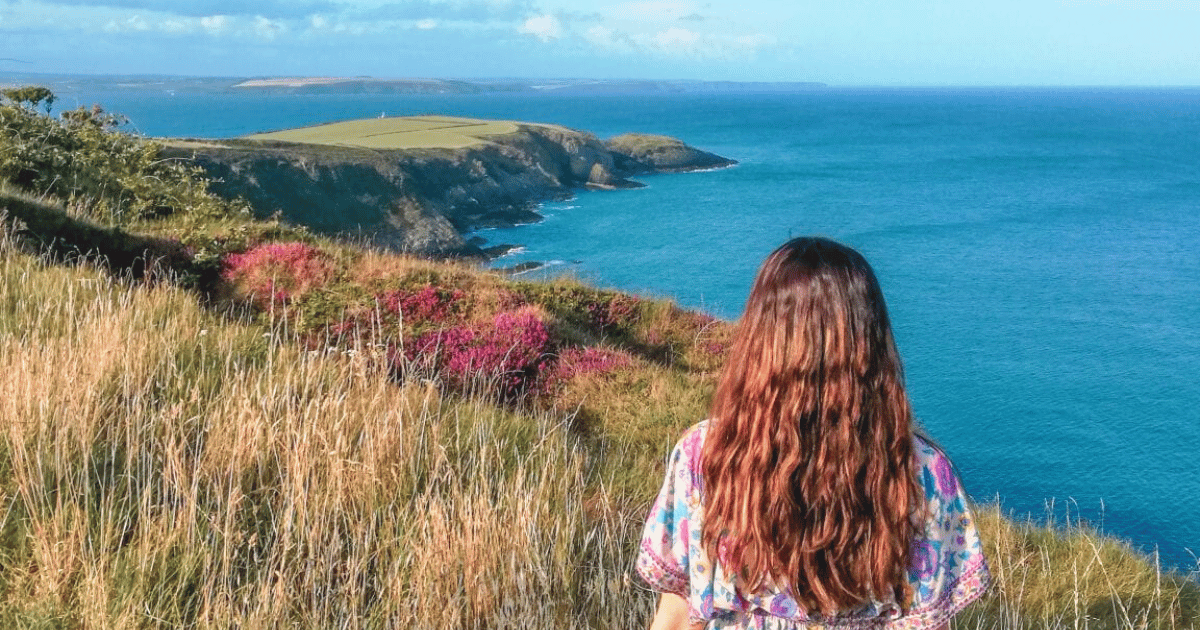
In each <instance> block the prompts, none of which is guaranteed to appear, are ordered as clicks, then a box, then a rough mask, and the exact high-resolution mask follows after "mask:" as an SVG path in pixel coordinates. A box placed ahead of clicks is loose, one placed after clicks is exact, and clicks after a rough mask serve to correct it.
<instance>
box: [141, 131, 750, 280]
mask: <svg viewBox="0 0 1200 630" xmlns="http://www.w3.org/2000/svg"><path fill="white" fill-rule="evenodd" d="M641 137H642V138H650V139H651V140H647V141H645V142H643V143H642V144H643V145H654V144H655V143H658V144H659V145H662V146H664V147H668V148H669V149H671V150H676V149H678V147H686V145H684V144H683V143H682V142H680V141H678V140H675V139H673V138H665V137H663V136H641ZM164 145H165V148H164V156H165V157H170V158H187V159H191V160H194V161H195V163H196V164H198V165H199V166H201V167H203V168H204V169H205V171H206V172H207V174H208V176H209V177H210V178H211V179H212V180H213V181H212V184H211V188H212V190H213V191H214V192H216V193H218V194H220V195H222V196H226V197H234V196H238V197H242V198H244V199H246V200H247V201H248V202H249V203H250V204H251V206H252V207H253V208H254V211H255V214H256V215H258V216H260V217H267V216H273V215H274V216H280V217H282V218H283V219H285V220H287V221H289V222H292V223H296V224H300V225H305V226H308V227H309V228H310V229H312V230H313V231H315V232H319V233H323V234H329V235H336V236H342V237H351V238H357V239H362V240H365V241H366V242H369V243H371V244H374V245H377V246H382V247H385V248H387V249H390V250H394V251H402V252H408V253H414V254H419V255H423V256H435V257H442V256H468V257H483V256H484V254H483V252H482V250H480V249H479V248H478V247H477V246H476V245H473V244H470V243H468V242H467V241H466V240H465V239H464V238H463V233H465V232H469V231H471V230H475V229H478V228H482V227H495V226H507V225H514V224H518V223H526V222H531V221H536V220H538V219H540V218H541V217H540V215H538V214H537V213H536V212H535V211H534V208H535V207H536V204H537V203H538V202H540V201H545V200H549V199H556V198H564V197H567V196H569V195H570V194H571V193H572V191H573V190H575V189H578V188H580V187H584V186H588V187H595V188H612V189H615V188H627V187H636V186H639V185H640V184H637V183H635V182H631V181H629V180H628V179H627V178H628V177H629V176H632V175H637V174H644V173H654V172H678V171H684V170H694V169H706V168H712V167H714V166H728V165H731V164H735V162H734V161H733V160H728V159H725V158H722V157H719V156H715V155H713V154H711V153H705V152H703V151H699V150H696V149H692V148H691V147H686V149H687V150H688V151H690V153H688V154H687V156H685V158H686V159H677V160H674V161H670V162H666V161H655V160H652V159H647V155H649V154H652V153H653V152H652V151H651V152H649V153H647V152H646V151H640V152H637V153H625V152H622V149H623V148H624V145H618V146H615V147H610V146H606V145H605V144H604V143H602V142H601V141H600V140H599V139H597V138H596V137H595V136H594V135H592V134H590V133H586V132H582V131H576V130H572V129H567V128H564V127H559V126H554V125H540V124H530V123H512V122H497V121H479V120H474V119H462V118H449V117H437V116H426V117H414V118H387V119H378V120H363V121H348V122H344V123H335V124H332V125H322V126H319V127H309V128H304V129H297V130H290V131H285V132H277V133H271V134H261V135H256V136H250V137H246V138H236V139H228V140H204V141H195V140H165V141H164ZM676 153H678V151H676ZM677 157H678V156H677Z"/></svg>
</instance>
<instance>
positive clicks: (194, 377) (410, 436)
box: [0, 243, 1200, 629]
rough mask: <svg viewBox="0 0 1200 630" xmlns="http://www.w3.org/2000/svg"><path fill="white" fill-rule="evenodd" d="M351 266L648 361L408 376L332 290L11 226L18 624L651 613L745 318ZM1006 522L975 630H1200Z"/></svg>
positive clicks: (584, 620) (1089, 553)
mask: <svg viewBox="0 0 1200 630" xmlns="http://www.w3.org/2000/svg"><path fill="white" fill-rule="evenodd" d="M339 257H341V258H339ZM333 259H335V260H340V261H341V262H340V263H339V264H341V265H343V266H344V274H345V275H344V276H343V277H342V278H341V281H342V282H347V283H349V282H353V283H358V284H360V285H363V286H375V287H376V288H383V287H385V286H391V283H393V282H394V281H395V279H396V278H404V279H407V281H409V282H412V281H416V282H419V283H425V282H428V281H430V280H431V279H434V278H436V279H437V280H438V281H439V282H440V283H442V284H443V285H446V286H458V287H463V288H464V289H468V290H469V291H470V293H469V294H470V295H471V296H473V299H472V301H471V304H470V306H471V308H472V309H476V310H479V311H481V312H476V313H475V314H474V315H471V314H470V313H460V315H459V316H460V317H463V318H465V319H472V318H473V317H478V316H480V315H481V314H482V311H485V310H487V309H489V308H490V307H488V306H487V304H489V303H490V302H489V301H490V300H495V299H497V296H501V295H504V294H503V293H501V292H503V291H507V292H509V293H517V294H522V295H528V296H542V297H543V298H544V297H545V296H551V297H552V299H544V300H543V301H542V302H538V303H539V304H543V306H541V308H542V309H543V311H544V312H546V313H547V318H548V319H549V320H550V321H552V322H553V323H554V326H555V335H556V338H558V339H560V340H563V341H562V343H563V344H567V343H572V342H573V343H577V344H582V345H589V344H591V345H594V344H601V345H604V346H606V347H609V348H615V349H622V348H623V349H624V351H625V352H627V354H628V356H629V357H631V358H632V362H631V363H630V364H629V365H628V366H626V367H624V368H621V369H617V370H614V371H610V372H604V373H596V374H591V375H588V376H586V377H584V378H578V379H573V380H570V381H569V382H568V383H567V384H566V385H565V386H564V387H563V388H562V389H561V390H558V394H557V395H556V396H557V397H556V398H555V399H554V402H553V403H552V404H545V403H541V404H537V405H532V406H531V405H525V406H520V405H518V406H517V407H513V406H511V405H497V404H495V403H492V402H488V400H490V398H489V397H487V396H484V397H479V396H468V395H463V394H457V393H453V392H448V391H441V390H439V389H438V388H436V387H435V386H434V385H433V383H432V382H430V381H427V380H422V379H420V378H411V379H409V380H408V381H407V382H406V383H400V384H397V383H396V382H394V381H392V380H390V378H389V375H388V373H387V371H386V370H384V369H383V368H382V367H381V366H382V364H381V363H380V361H379V360H378V359H379V356H380V355H379V354H378V353H375V352H373V351H372V345H373V344H371V343H359V344H357V345H356V344H353V343H351V344H348V345H340V346H332V345H326V346H321V347H314V346H313V344H312V343H311V342H312V338H311V337H309V338H307V339H304V338H302V335H301V332H302V329H304V328H305V327H306V326H309V327H311V326H313V324H312V322H310V323H309V324H304V323H302V322H299V321H297V318H299V317H301V316H303V315H304V312H305V311H304V309H310V310H309V311H308V312H307V313H308V314H307V316H308V317H310V318H312V317H316V316H318V315H319V309H317V310H312V309H314V308H315V306H314V305H315V304H316V303H317V302H314V301H313V300H312V296H313V295H316V294H319V293H320V291H319V290H317V289H308V291H309V293H304V295H307V296H308V297H307V298H306V297H303V296H301V297H300V298H296V299H295V301H294V302H292V304H293V305H294V306H290V307H287V308H284V307H282V306H281V307H279V310H277V311H276V312H275V316H274V317H269V316H263V315H260V316H258V317H257V318H252V319H250V320H245V319H241V320H230V319H229V318H228V317H222V316H220V315H218V314H215V313H213V312H212V311H209V310H206V309H203V308H201V307H200V306H198V305H197V302H196V300H195V298H194V296H193V295H192V294H190V293H187V292H183V291H180V290H177V289H172V288H170V287H168V286H164V285H158V286H147V285H144V284H131V283H128V282H126V281H122V280H120V279H114V278H112V277H111V276H109V275H106V274H104V273H100V272H98V271H95V270H92V269H89V268H87V267H78V266H75V267H61V266H50V265H48V264H46V263H45V262H43V261H42V260H41V259H39V258H36V257H33V256H30V255H28V254H26V253H22V252H19V251H16V250H15V249H14V248H13V247H12V246H11V244H10V243H5V244H3V245H0V416H2V417H4V418H6V419H8V420H9V421H8V423H7V425H6V430H5V432H4V434H3V437H2V438H0V440H2V441H0V505H2V506H3V510H0V519H2V520H0V626H2V627H14V628H19V627H28V628H34V627H37V628H74V627H89V628H90V627H112V628H126V627H128V628H134V627H180V626H190V627H204V628H227V627H239V628H259V627H278V626H281V625H293V624H294V625H299V626H301V627H377V628H381V627H402V626H407V625H415V626H417V627H438V628H444V627H451V628H453V627H464V628H471V627H522V628H529V627H532V628H542V627H544V628H551V627H554V628H559V627H598V628H599V627H604V628H607V627H611V628H638V627H644V624H645V620H646V616H647V615H648V614H649V611H650V609H651V607H652V603H653V597H652V596H651V595H650V594H648V593H646V592H644V591H643V590H642V589H640V588H639V587H638V585H637V582H636V579H631V576H630V574H629V567H630V565H631V559H632V556H631V553H632V549H633V545H634V543H635V541H636V537H637V535H638V530H639V528H640V522H639V521H640V519H641V517H642V515H643V514H644V511H645V509H646V507H647V504H648V502H649V500H650V499H651V497H652V496H653V492H654V487H655V486H656V485H657V483H658V476H659V474H660V472H661V457H662V454H663V453H664V452H665V450H666V448H668V447H669V444H670V443H671V442H672V441H673V440H674V439H675V437H676V436H677V435H678V434H679V432H680V431H681V429H682V428H683V427H685V426H686V425H687V424H690V423H691V422H692V421H694V420H695V419H696V418H697V417H699V416H700V415H701V414H702V413H703V408H704V398H705V396H706V394H705V392H706V391H707V389H708V387H709V386H710V385H711V369H712V368H713V367H714V365H715V363H711V362H708V363H706V362H705V361H707V360H706V359H704V358H703V357H704V356H707V353H705V354H703V355H696V354H694V352H695V351H696V349H701V348H703V347H704V344H705V342H706V340H708V339H709V337H708V335H709V334H710V333H711V334H716V331H715V330H714V329H715V328H719V327H720V326H721V325H720V324H719V323H718V324H714V323H712V322H702V323H700V325H699V326H696V325H695V324H696V323H697V322H695V321H693V320H691V319H688V318H687V317H686V314H685V313H683V312H681V311H678V310H677V309H674V308H673V307H671V306H670V305H669V304H664V303H650V302H647V303H641V302H639V303H638V305H637V309H638V313H639V316H638V317H636V318H635V319H633V320H632V323H631V324H629V328H628V329H626V330H624V331H621V330H614V329H611V328H610V329H609V332H607V333H601V334H597V331H596V330H589V328H588V326H587V325H586V323H584V322H582V321H581V320H578V319H577V318H573V317H572V316H571V313H572V312H573V311H572V307H570V305H571V304H574V303H575V301H578V300H581V299H591V300H592V302H593V303H594V302H598V301H603V300H604V299H609V298H610V297H611V296H609V295H608V294H605V293H603V292H597V291H595V290H592V289H588V288H587V287H583V286H579V285H575V284H572V283H562V282H560V283H555V284H550V285H533V284H510V283H508V282H506V281H503V280H501V279H499V278H497V277H495V276H493V275H491V274H488V273H485V272H481V271H477V270H474V269H470V268H466V267H455V266H447V265H441V264H436V263H428V262H423V261H416V260H410V259H404V258H398V257H393V256H384V255H378V254H362V253H354V252H348V251H341V252H338V253H336V254H335V255H333ZM414 279H415V280H414ZM327 286H332V285H327ZM301 293H303V291H301ZM564 296H574V297H571V298H570V299H568V298H567V297H564ZM554 304H559V305H562V308H561V310H559V311H555V310H554V307H553V305H554ZM468 310H469V309H468ZM556 312H557V313H558V315H555V314H554V313H556ZM285 315H286V317H285ZM288 318H291V319H290V320H289V319H288ZM681 332H686V335H684V334H675V333H681ZM653 335H659V336H661V337H664V339H661V340H660V341H662V342H663V345H664V346H665V347H667V348H668V351H667V352H666V353H665V354H664V353H662V352H648V351H645V347H646V345H647V344H646V342H647V337H650V336H653ZM672 335H674V336H672ZM570 340H573V341H570ZM360 341H363V340H360ZM689 346H690V347H689ZM639 348H642V350H640V351H639ZM427 376H428V375H427ZM483 389H487V387H486V384H485V385H484V387H483ZM564 408H565V409H566V410H564ZM581 418H582V419H581ZM980 522H981V528H982V530H983V532H984V535H985V538H986V540H987V544H988V546H989V551H990V554H989V555H990V559H991V562H992V565H993V570H994V572H995V573H996V576H997V578H998V584H997V587H996V588H995V589H994V590H993V592H992V594H991V595H990V596H989V597H988V598H987V599H985V600H984V601H983V602H981V603H980V604H978V605H976V606H974V607H972V608H971V609H969V610H968V611H967V612H966V613H965V614H964V615H963V616H962V617H960V618H959V624H957V625H958V627H981V628H982V627H987V628H1055V629H1065V628H1078V627H1088V628H1130V629H1132V628H1143V627H1150V628H1194V627H1196V619H1197V617H1198V616H1200V589H1198V588H1197V586H1196V584H1195V583H1194V582H1189V581H1186V580H1183V579H1181V578H1179V577H1177V576H1173V575H1166V574H1162V573H1160V572H1159V571H1157V570H1156V568H1155V567H1154V565H1153V564H1152V563H1151V562H1150V561H1149V560H1148V559H1147V558H1145V557H1143V556H1140V555H1138V554H1136V553H1134V552H1132V551H1131V550H1130V549H1129V548H1128V546H1127V545H1125V544H1123V543H1121V542H1119V541H1114V540H1111V539H1108V538H1104V537H1102V536H1099V535H1097V534H1096V533H1095V532H1091V531H1088V530H1086V529H1080V528H1077V527H1069V528H1066V529H1062V528H1060V529H1058V530H1050V529H1046V528H1043V527H1039V526H1034V525H1030V524H1023V523H1015V522H1013V521H1011V520H1009V519H1006V518H1005V517H1003V515H1002V514H1001V513H1000V512H999V510H997V509H996V508H994V507H984V508H982V510H981V515H980Z"/></svg>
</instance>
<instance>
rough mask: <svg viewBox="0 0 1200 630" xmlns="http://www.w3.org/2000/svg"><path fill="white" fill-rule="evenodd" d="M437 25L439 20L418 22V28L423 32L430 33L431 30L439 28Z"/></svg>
mask: <svg viewBox="0 0 1200 630" xmlns="http://www.w3.org/2000/svg"><path fill="white" fill-rule="evenodd" d="M437 25H438V23H437V20H430V19H425V20H420V21H418V22H417V28H419V29H421V30H423V31H428V30H429V29H432V28H437Z"/></svg>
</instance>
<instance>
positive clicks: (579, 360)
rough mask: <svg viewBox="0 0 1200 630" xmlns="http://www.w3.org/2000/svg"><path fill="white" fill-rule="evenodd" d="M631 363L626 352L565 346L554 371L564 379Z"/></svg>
mask: <svg viewBox="0 0 1200 630" xmlns="http://www.w3.org/2000/svg"><path fill="white" fill-rule="evenodd" d="M630 365H632V361H631V358H630V356H629V354H628V353H627V352H622V351H619V350H609V349H607V348H600V347H597V346H587V347H584V348H567V349H566V350H563V351H562V352H560V353H559V355H558V362H557V363H556V364H555V370H554V373H555V375H556V376H558V377H559V378H561V379H563V380H566V379H570V378H573V377H575V376H586V375H591V374H608V373H609V372H613V371H616V370H620V369H623V368H627V367H629V366H630Z"/></svg>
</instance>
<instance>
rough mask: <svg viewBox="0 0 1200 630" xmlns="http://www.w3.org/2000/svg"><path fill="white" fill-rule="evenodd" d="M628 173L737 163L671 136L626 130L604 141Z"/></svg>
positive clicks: (716, 166) (693, 169)
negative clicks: (624, 132) (627, 131)
mask: <svg viewBox="0 0 1200 630" xmlns="http://www.w3.org/2000/svg"><path fill="white" fill-rule="evenodd" d="M604 145H605V147H606V148H607V149H608V150H609V151H611V152H612V153H613V155H614V158H615V159H616V161H617V163H618V165H619V168H620V169H621V171H622V172H624V173H625V174H626V175H627V176H629V175H639V174H642V173H679V172H685V171H697V170H706V169H712V168H724V167H726V166H733V165H734V164H737V160H730V159H728V158H723V157H721V156H719V155H716V154H713V153H709V152H707V151H701V150H700V149H697V148H695V147H691V146H688V145H686V144H684V143H683V141H681V140H679V139H677V138H672V137H670V136H657V135H652V134H646V133H626V134H621V135H619V136H615V137H613V138H610V139H609V140H608V141H607V142H605V143H604Z"/></svg>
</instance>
